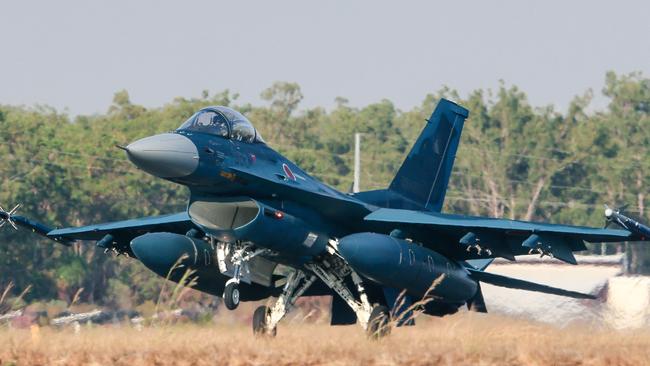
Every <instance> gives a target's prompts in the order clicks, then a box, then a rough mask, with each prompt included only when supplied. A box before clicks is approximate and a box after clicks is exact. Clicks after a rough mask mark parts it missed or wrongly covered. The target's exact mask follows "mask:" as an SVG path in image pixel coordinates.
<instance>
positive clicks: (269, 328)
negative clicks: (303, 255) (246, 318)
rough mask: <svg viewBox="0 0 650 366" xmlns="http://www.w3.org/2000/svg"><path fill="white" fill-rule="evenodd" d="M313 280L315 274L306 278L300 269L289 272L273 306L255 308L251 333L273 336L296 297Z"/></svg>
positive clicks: (300, 294) (314, 279) (305, 289)
mask: <svg viewBox="0 0 650 366" xmlns="http://www.w3.org/2000/svg"><path fill="white" fill-rule="evenodd" d="M314 281H316V276H310V277H309V278H307V277H306V276H305V274H304V272H302V271H295V272H292V273H291V274H289V276H288V277H287V283H286V284H285V285H284V289H282V294H281V295H280V297H278V299H277V300H276V302H275V304H274V305H273V307H271V308H269V307H267V306H260V307H258V308H257V309H256V310H255V313H254V314H253V333H254V334H255V335H259V336H262V335H267V336H272V337H273V336H275V335H276V333H277V325H278V323H279V322H280V320H282V318H284V316H285V315H286V314H287V313H288V312H289V311H290V310H291V309H292V308H293V306H294V304H295V302H296V299H297V298H299V297H300V296H302V294H303V293H305V291H307V289H308V288H309V286H311V285H312V284H313V283H314ZM301 282H302V284H301ZM298 285H300V286H298Z"/></svg>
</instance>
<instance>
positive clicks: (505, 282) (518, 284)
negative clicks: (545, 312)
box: [469, 269, 596, 300]
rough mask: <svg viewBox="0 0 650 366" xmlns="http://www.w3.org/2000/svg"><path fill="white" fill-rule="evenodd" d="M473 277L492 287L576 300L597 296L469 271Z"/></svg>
mask: <svg viewBox="0 0 650 366" xmlns="http://www.w3.org/2000/svg"><path fill="white" fill-rule="evenodd" d="M469 271H470V275H471V277H472V278H473V279H474V280H476V281H480V282H485V283H489V284H491V285H495V286H500V287H507V288H514V289H518V290H526V291H535V292H543V293H545V294H552V295H558V296H566V297H573V298H575V299H592V300H593V299H596V296H594V295H590V294H583V293H581V292H576V291H569V290H563V289H561V288H557V287H551V286H546V285H541V284H539V283H534V282H528V281H524V280H518V279H516V278H511V277H506V276H500V275H497V274H494V273H487V272H481V271H475V270H471V269H470V270H469Z"/></svg>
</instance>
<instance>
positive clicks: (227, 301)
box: [217, 242, 267, 310]
mask: <svg viewBox="0 0 650 366" xmlns="http://www.w3.org/2000/svg"><path fill="white" fill-rule="evenodd" d="M230 252H232V256H230V260H229V261H228V254H229V253H230ZM266 252H267V250H266V249H258V250H255V251H251V250H250V246H249V245H241V244H229V243H223V242H220V243H218V244H217V264H218V266H219V271H220V272H221V273H224V274H228V275H229V274H232V278H231V279H229V280H228V282H226V287H225V288H224V290H223V302H224V305H226V308H227V309H228V310H234V309H236V308H237V306H239V282H240V281H241V280H242V277H243V276H247V275H248V274H249V273H250V270H249V268H248V262H249V261H250V260H251V259H252V258H254V257H256V256H258V255H260V254H264V253H266ZM228 264H230V265H231V267H232V268H228V267H229V266H228ZM245 281H246V280H245Z"/></svg>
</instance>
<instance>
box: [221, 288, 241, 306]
mask: <svg viewBox="0 0 650 366" xmlns="http://www.w3.org/2000/svg"><path fill="white" fill-rule="evenodd" d="M223 303H224V304H225V305H226V308H227V309H228V310H235V309H237V306H239V286H237V284H236V283H234V282H231V283H229V284H227V285H226V288H225V289H224V290H223Z"/></svg>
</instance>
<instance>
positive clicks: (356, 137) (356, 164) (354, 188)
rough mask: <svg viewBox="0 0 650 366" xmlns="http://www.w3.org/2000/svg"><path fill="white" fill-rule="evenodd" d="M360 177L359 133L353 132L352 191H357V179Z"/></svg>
mask: <svg viewBox="0 0 650 366" xmlns="http://www.w3.org/2000/svg"><path fill="white" fill-rule="evenodd" d="M360 178H361V134H360V133H359V132H357V133H355V134H354V183H353V184H352V192H353V193H357V192H359V180H360Z"/></svg>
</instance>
